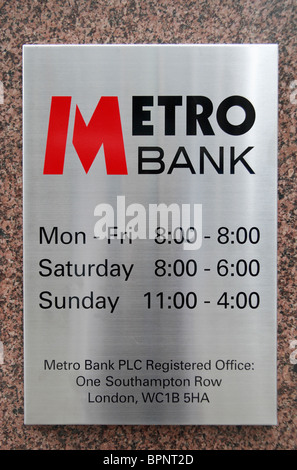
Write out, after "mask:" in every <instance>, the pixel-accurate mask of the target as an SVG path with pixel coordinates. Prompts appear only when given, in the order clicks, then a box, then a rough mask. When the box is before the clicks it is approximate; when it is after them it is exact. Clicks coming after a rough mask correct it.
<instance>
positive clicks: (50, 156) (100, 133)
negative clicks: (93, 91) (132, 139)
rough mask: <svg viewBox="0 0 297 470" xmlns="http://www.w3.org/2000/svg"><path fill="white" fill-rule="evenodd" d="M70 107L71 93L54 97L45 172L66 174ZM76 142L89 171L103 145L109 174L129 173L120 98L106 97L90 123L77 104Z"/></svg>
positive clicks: (74, 133)
mask: <svg viewBox="0 0 297 470" xmlns="http://www.w3.org/2000/svg"><path fill="white" fill-rule="evenodd" d="M70 107H71V96H53V97H52V102H51V110H50V117H49V126H48V135H47V144H46V151H45V161H44V170H43V174H44V175H62V174H63V170H64V161H65V150H66V141H67V134H68V124H69V115H70ZM72 143H73V146H74V148H75V150H76V152H77V155H78V157H79V159H80V161H81V164H82V166H83V167H84V170H85V172H86V173H88V171H89V169H90V167H91V165H92V163H93V161H94V160H95V158H96V155H97V153H98V152H99V149H100V147H101V146H102V145H103V147H104V154H105V164H106V171H107V174H108V175H126V174H128V171H127V163H126V155H125V147H124V140H123V133H122V125H121V118H120V110H119V103H118V98H117V97H113V96H102V97H101V98H100V101H99V103H98V105H97V107H96V109H95V111H94V113H93V115H92V117H91V119H90V121H89V124H86V123H85V121H84V119H83V117H82V115H81V112H80V110H79V108H78V106H76V111H75V118H74V127H73V138H72Z"/></svg>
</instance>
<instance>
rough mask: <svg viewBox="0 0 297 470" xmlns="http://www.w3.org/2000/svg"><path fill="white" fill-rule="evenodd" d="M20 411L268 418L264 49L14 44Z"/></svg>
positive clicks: (269, 126) (269, 76) (271, 333)
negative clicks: (20, 209) (19, 149)
mask: <svg viewBox="0 0 297 470" xmlns="http://www.w3.org/2000/svg"><path fill="white" fill-rule="evenodd" d="M23 60H24V64H23V65H24V75H23V76H24V83H23V85H24V91H23V93H24V99H23V104H24V115H23V118H24V128H23V130H24V170H23V171H24V340H25V423H26V424H209V425H211V424H216V425H232V424H233V425H236V424H238V425H248V424H254V425H257V424H260V425H272V424H276V244H277V75H278V73H277V69H278V50H277V46H276V45H135V46H134V45H127V46H126V45H88V46H73V45H60V46H51V45H50V46H48V45H42V46H24V50H23Z"/></svg>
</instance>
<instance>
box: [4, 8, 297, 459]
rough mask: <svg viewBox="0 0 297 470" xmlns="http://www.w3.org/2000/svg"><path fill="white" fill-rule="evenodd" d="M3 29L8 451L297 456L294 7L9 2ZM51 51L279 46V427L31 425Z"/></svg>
mask: <svg viewBox="0 0 297 470" xmlns="http://www.w3.org/2000/svg"><path fill="white" fill-rule="evenodd" d="M0 23H1V29H0V37H1V41H0V48H1V68H0V81H1V82H2V84H3V87H2V86H1V90H3V94H2V91H1V97H0V98H1V99H0V116H1V119H0V142H1V145H0V149H1V161H0V172H1V179H0V195H1V205H0V212H1V219H0V243H1V250H0V256H1V265H0V266H1V285H0V292H1V297H0V299H1V300H0V303H1V310H0V341H1V346H2V347H3V350H2V349H1V362H0V423H1V427H0V449H2V450H47V449H48V450H96V449H104V450H117V449H118V450H121V449H122V450H132V449H137V450H141V449H144V450H177V449H180V450H189V449H191V450H212V449H215V450H273V449H275V450H293V449H296V447H297V432H296V431H297V416H296V400H297V394H296V377H297V365H295V364H294V360H292V356H291V357H290V355H291V353H292V351H293V349H292V347H290V346H292V344H293V343H292V342H293V341H294V340H297V331H296V300H297V298H296V296H297V294H296V292H297V290H296V259H297V258H296V255H297V252H296V251H297V250H296V249H297V242H296V238H297V237H296V228H297V224H296V218H297V204H296V203H297V201H296V174H297V163H296V151H297V142H296V135H297V129H296V113H297V70H296V45H297V44H296V42H297V40H296V39H297V35H296V25H297V4H296V1H293V0H283V1H281V2H280V1H279V0H266V1H265V0H263V1H262V0H254V1H252V0H244V1H243V0H238V1H233V0H226V1H225V2H222V1H219V0H204V1H189V0H174V1H173V0H159V1H156V0H149V1H145V0H111V1H107V0H99V1H96V0H87V1H81V2H80V1H76V0H67V1H62V0H58V1H53V0H30V1H29V0H24V1H14V2H12V1H5V0H4V1H3V0H2V1H0ZM46 43H47V44H63V43H64V44H95V43H98V44H108V43H110V44H111V43H112V44H119V43H122V44H123V43H125V44H135V43H143V44H144V43H170V44H175V43H184V44H194V43H196V44H207V43H208V44H211V43H278V44H279V208H278V213H279V235H278V242H279V245H278V263H279V264H278V285H279V288H278V425H277V426H25V425H24V424H23V418H24V417H23V316H22V315H23V313H22V294H23V293H22V282H23V279H22V261H23V260H22V255H23V247H22V45H23V44H46ZM295 80H296V82H295ZM294 90H295V92H296V93H295V92H294ZM295 344H296V343H295ZM295 349H296V347H295ZM293 359H294V356H293Z"/></svg>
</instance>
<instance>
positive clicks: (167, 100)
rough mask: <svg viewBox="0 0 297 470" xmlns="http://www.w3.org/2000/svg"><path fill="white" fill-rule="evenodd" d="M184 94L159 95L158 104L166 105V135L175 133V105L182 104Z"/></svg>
mask: <svg viewBox="0 0 297 470" xmlns="http://www.w3.org/2000/svg"><path fill="white" fill-rule="evenodd" d="M182 102H183V99H182V96H159V97H158V105H159V106H165V135H175V107H176V106H181V105H182Z"/></svg>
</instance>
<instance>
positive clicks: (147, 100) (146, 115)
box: [132, 96, 154, 135]
mask: <svg viewBox="0 0 297 470" xmlns="http://www.w3.org/2000/svg"><path fill="white" fill-rule="evenodd" d="M153 104H154V98H153V96H133V97H132V132H133V135H153V134H154V128H153V126H149V125H146V126H145V125H143V122H144V121H150V119H151V112H150V111H148V110H146V111H145V110H144V109H143V107H144V106H153Z"/></svg>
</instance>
